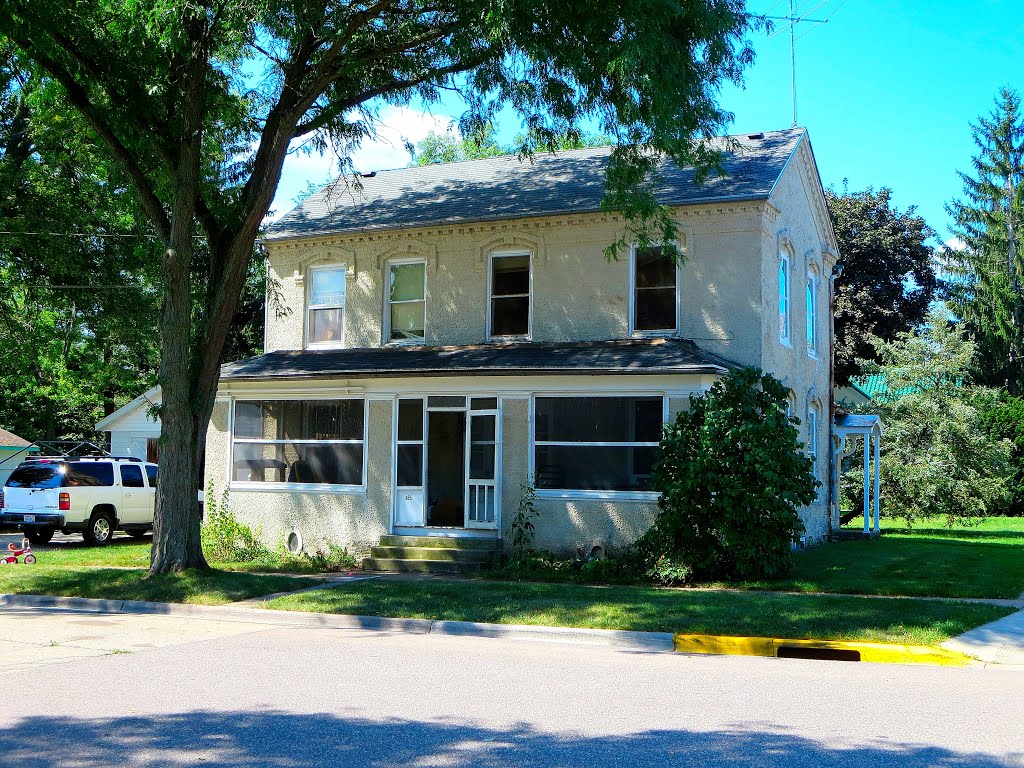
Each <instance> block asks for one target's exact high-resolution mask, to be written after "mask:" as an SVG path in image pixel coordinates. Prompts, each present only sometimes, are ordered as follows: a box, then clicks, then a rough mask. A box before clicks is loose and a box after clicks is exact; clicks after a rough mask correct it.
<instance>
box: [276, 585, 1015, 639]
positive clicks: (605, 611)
mask: <svg viewBox="0 0 1024 768" xmlns="http://www.w3.org/2000/svg"><path fill="white" fill-rule="evenodd" d="M267 607H268V608H277V609H281V610H294V611H316V612H322V613H341V614H350V615H362V616H391V617H409V618H420V619H444V620H457V621H482V622H490V623H498V624H538V625H546V626H559V627H590V628H597V629H628V630H640V631H659V632H684V633H685V632H698V633H710V634H726V635H747V636H749V635H754V636H756V635H767V636H776V637H786V638H821V639H842V640H870V641H880V642H893V643H910V644H921V645H933V644H936V643H940V642H942V641H943V640H947V639H948V638H950V637H953V636H954V635H958V634H960V633H961V632H965V631H967V630H968V629H971V628H972V627H976V626H978V625H980V624H984V623H987V622H989V621H993V620H995V619H998V618H1000V617H1002V616H1006V615H1008V614H1009V613H1011V612H1012V611H1011V610H1009V609H1004V608H999V607H993V606H988V605H976V604H970V603H956V602H948V603H947V602H935V601H925V600H887V599H884V598H867V597H834V596H830V597H820V596H815V595H769V594H759V593H757V592H694V591H686V590H671V589H657V588H653V587H619V586H616V587H590V586H584V585H579V584H535V583H521V582H520V583H507V582H486V581H399V580H374V581H361V582H353V583H351V584H347V585H345V586H340V587H332V588H330V589H323V590H317V591H314V592H304V593H298V594H295V595H286V596H283V597H279V598H276V599H274V600H272V601H270V602H269V603H268V604H267Z"/></svg>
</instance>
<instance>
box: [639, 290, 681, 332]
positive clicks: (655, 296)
mask: <svg viewBox="0 0 1024 768" xmlns="http://www.w3.org/2000/svg"><path fill="white" fill-rule="evenodd" d="M635 326H636V330H638V331H671V330H675V327H676V289H675V288H644V289H642V290H638V291H637V292H636V323H635Z"/></svg>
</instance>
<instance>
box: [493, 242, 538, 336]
mask: <svg viewBox="0 0 1024 768" xmlns="http://www.w3.org/2000/svg"><path fill="white" fill-rule="evenodd" d="M490 304H491V306H490V318H489V320H490V322H489V323H488V331H489V334H490V336H492V337H509V336H512V337H515V336H529V335H530V254H528V253H495V254H493V255H492V256H491V282H490Z"/></svg>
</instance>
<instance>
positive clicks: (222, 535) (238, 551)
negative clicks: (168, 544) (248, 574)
mask: <svg viewBox="0 0 1024 768" xmlns="http://www.w3.org/2000/svg"><path fill="white" fill-rule="evenodd" d="M201 535H202V542H203V553H204V554H205V555H206V558H207V559H208V560H210V561H211V562H221V563H238V562H249V561H252V560H268V559H273V554H272V553H271V552H270V550H268V549H267V548H266V547H265V546H264V545H263V543H262V542H261V541H260V539H259V534H258V532H254V531H253V530H252V529H251V528H250V527H249V526H247V525H246V524H245V523H243V522H240V521H239V520H238V519H237V518H236V517H235V515H234V513H233V512H232V511H231V504H230V491H229V490H228V489H227V488H225V489H224V493H223V494H221V498H220V502H219V503H218V501H217V498H216V496H215V494H214V490H213V481H212V480H211V481H210V483H209V485H207V487H206V514H205V515H204V517H203V525H202V529H201Z"/></svg>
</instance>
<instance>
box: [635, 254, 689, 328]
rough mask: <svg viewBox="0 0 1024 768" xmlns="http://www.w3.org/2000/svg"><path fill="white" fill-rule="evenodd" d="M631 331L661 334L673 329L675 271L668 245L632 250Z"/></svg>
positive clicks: (676, 270)
mask: <svg viewBox="0 0 1024 768" xmlns="http://www.w3.org/2000/svg"><path fill="white" fill-rule="evenodd" d="M632 271H633V331H634V332H637V333H663V332H665V331H668V332H675V331H676V330H677V318H678V314H679V313H678V309H677V306H676V297H677V296H678V294H679V290H678V288H679V286H678V280H679V271H678V269H677V268H676V251H675V248H674V247H672V246H657V247H654V248H636V249H634V251H633V270H632Z"/></svg>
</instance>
